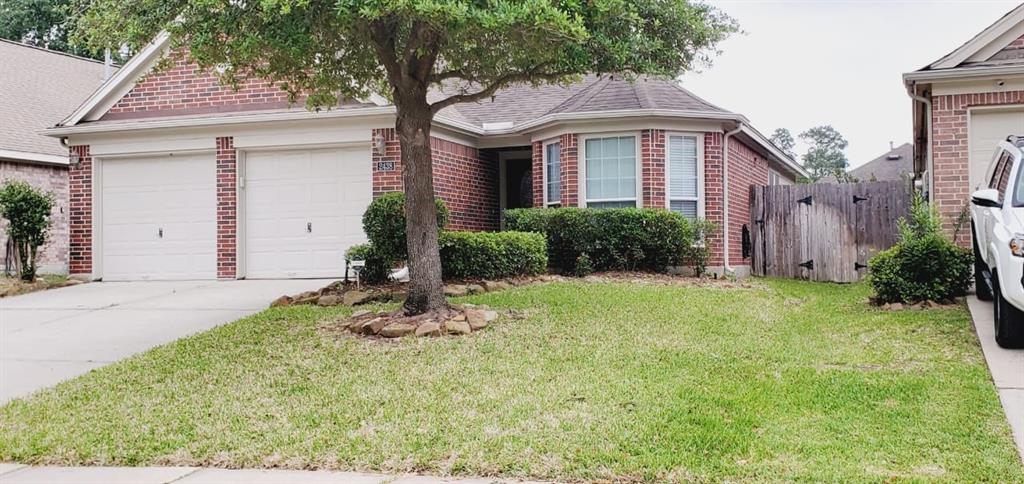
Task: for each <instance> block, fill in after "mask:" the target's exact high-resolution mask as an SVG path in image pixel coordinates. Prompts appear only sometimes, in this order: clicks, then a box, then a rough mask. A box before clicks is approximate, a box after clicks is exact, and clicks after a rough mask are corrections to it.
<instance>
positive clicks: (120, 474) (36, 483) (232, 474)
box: [0, 464, 520, 484]
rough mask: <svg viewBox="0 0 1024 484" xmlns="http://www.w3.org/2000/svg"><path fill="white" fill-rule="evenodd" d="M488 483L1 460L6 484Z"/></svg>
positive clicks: (484, 483) (483, 481) (484, 481)
mask: <svg viewBox="0 0 1024 484" xmlns="http://www.w3.org/2000/svg"><path fill="white" fill-rule="evenodd" d="M172 482H173V483H174V484H293V483H294V484H327V483H345V484H384V483H388V484H431V483H457V484H488V483H513V482H520V481H510V480H507V479H489V478H470V479H458V478H444V477H431V476H413V475H404V476H401V475H387V474H364V473H360V472H335V471H289V470H264V469H209V468H200V467H30V466H23V465H20V464H0V483H3V484H43V483H45V484H169V483H172Z"/></svg>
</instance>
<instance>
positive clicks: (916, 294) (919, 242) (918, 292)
mask: <svg viewBox="0 0 1024 484" xmlns="http://www.w3.org/2000/svg"><path fill="white" fill-rule="evenodd" d="M941 226H942V224H941V219H940V217H939V214H938V212H936V211H935V209H934V208H933V207H931V206H929V205H928V203H927V202H926V201H924V199H922V198H921V197H920V196H919V195H915V196H914V202H913V205H912V207H911V209H910V215H909V216H908V217H905V218H903V219H900V221H899V242H897V244H896V245H894V246H892V247H890V248H889V249H886V250H884V251H881V252H879V253H878V254H875V256H874V257H872V258H871V260H870V261H868V269H869V271H870V272H869V274H868V280H869V281H870V283H871V286H872V288H874V290H875V299H876V300H877V302H879V303H882V304H885V303H892V302H904V303H915V302H920V301H928V300H932V301H949V300H952V299H953V298H955V297H959V296H963V295H964V294H967V290H968V289H969V288H970V287H971V279H972V278H973V274H972V267H973V266H972V264H973V263H974V254H973V253H972V252H971V250H970V249H965V248H963V247H960V246H957V245H956V244H954V243H953V242H952V241H950V240H949V239H947V238H946V236H945V235H944V234H943V233H942V228H941Z"/></svg>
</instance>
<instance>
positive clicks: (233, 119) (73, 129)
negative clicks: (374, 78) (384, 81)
mask: <svg viewBox="0 0 1024 484" xmlns="http://www.w3.org/2000/svg"><path fill="white" fill-rule="evenodd" d="M393 114H395V108H394V107H393V106H382V107H373V108H358V109H339V110H331V111H320V112H313V111H304V110H303V111H294V112H280V113H259V114H247V115H238V116H219V117H209V118H192V117H190V118H186V119H181V118H155V119H153V118H151V119H146V120H135V121H125V122H116V123H102V124H81V125H78V126H67V127H55V128H48V129H45V130H42V131H40V132H39V133H40V134H43V135H46V136H53V137H61V136H68V135H74V134H86V133H114V132H125V131H138V130H144V129H165V128H190V127H199V126H224V125H234V124H250V123H266V122H274V121H301V120H307V119H339V118H359V117H369V116H381V115H393Z"/></svg>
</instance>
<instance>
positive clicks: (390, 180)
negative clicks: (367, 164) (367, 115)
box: [371, 128, 405, 198]
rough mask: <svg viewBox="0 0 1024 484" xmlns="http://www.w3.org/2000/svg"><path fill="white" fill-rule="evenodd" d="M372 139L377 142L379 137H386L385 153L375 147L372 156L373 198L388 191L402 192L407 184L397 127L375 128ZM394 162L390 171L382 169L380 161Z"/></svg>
mask: <svg viewBox="0 0 1024 484" xmlns="http://www.w3.org/2000/svg"><path fill="white" fill-rule="evenodd" d="M371 136H372V137H371V139H372V140H374V142H376V139H377V138H378V137H380V138H383V139H384V153H377V149H376V148H374V149H373V156H372V157H371V159H372V161H371V162H372V163H373V166H372V167H371V170H372V171H373V198H377V197H379V196H381V195H383V194H385V193H388V192H400V191H403V190H404V188H405V185H404V184H403V182H402V147H401V145H400V144H399V143H398V135H397V134H396V133H395V128H378V129H374V130H373V131H372V133H371ZM382 161H383V162H392V163H394V165H395V166H394V169H393V170H390V171H380V170H378V168H380V166H379V163H378V162H382Z"/></svg>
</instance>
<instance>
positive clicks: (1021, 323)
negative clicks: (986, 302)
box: [992, 274, 1024, 349]
mask: <svg viewBox="0 0 1024 484" xmlns="http://www.w3.org/2000/svg"><path fill="white" fill-rule="evenodd" d="M992 289H993V291H992V292H993V293H994V294H993V296H995V301H994V302H993V304H992V306H993V309H994V314H993V316H994V317H993V318H992V319H994V320H995V330H996V344H998V345H999V346H1001V347H1003V348H1008V349H1017V348H1024V311H1021V310H1020V309H1017V308H1016V307H1014V306H1013V305H1012V304H1010V302H1009V301H1007V300H1006V298H1004V297H1003V292H1002V291H1001V290H1000V289H999V278H998V277H996V274H992Z"/></svg>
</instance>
